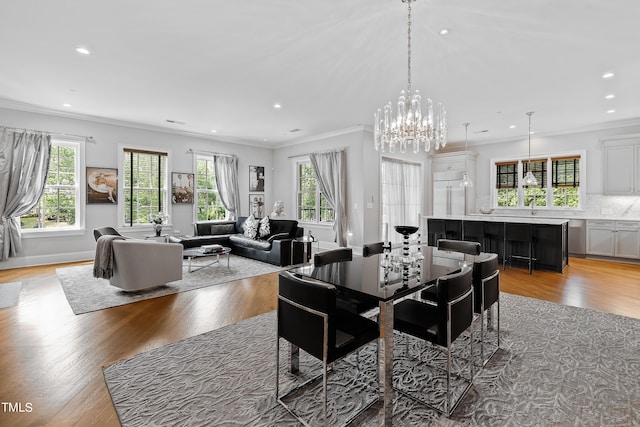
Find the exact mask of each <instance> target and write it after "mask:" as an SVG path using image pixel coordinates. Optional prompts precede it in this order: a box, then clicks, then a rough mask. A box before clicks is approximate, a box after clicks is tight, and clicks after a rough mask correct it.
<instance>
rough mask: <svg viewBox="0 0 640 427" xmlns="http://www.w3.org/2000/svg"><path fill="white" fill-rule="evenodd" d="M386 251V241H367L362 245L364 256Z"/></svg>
mask: <svg viewBox="0 0 640 427" xmlns="http://www.w3.org/2000/svg"><path fill="white" fill-rule="evenodd" d="M383 252H384V242H376V243H367V244H364V245H362V256H363V257H369V256H372V255H376V254H381V253H383Z"/></svg>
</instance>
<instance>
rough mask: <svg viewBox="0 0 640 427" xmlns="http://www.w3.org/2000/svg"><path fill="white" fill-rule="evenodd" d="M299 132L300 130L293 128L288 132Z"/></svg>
mask: <svg viewBox="0 0 640 427" xmlns="http://www.w3.org/2000/svg"><path fill="white" fill-rule="evenodd" d="M301 130H302V129H298V128H295V129H291V130H290V131H289V132H291V133H296V132H300V131H301Z"/></svg>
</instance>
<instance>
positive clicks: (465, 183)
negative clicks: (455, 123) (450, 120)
mask: <svg viewBox="0 0 640 427" xmlns="http://www.w3.org/2000/svg"><path fill="white" fill-rule="evenodd" d="M470 124H471V123H463V124H462V125H463V126H464V173H463V174H462V181H460V187H473V181H471V179H470V178H469V174H468V173H467V158H468V157H469V154H468V152H467V146H468V140H467V136H468V130H469V125H470Z"/></svg>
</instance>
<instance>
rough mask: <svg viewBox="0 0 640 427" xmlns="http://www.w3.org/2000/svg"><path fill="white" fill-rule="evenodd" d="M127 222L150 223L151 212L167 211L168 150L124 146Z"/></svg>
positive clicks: (130, 223) (125, 222)
mask: <svg viewBox="0 0 640 427" xmlns="http://www.w3.org/2000/svg"><path fill="white" fill-rule="evenodd" d="M123 151H124V152H123V164H122V176H123V189H124V201H125V203H124V224H125V225H128V226H134V225H137V224H149V223H150V222H151V220H150V218H149V214H157V213H158V212H164V213H165V214H167V213H168V211H167V200H169V192H168V188H169V186H168V177H167V161H168V160H167V159H168V154H167V153H163V152H155V151H144V150H136V149H130V148H125V149H124V150H123Z"/></svg>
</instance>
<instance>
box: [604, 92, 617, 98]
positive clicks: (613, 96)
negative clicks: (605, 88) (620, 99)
mask: <svg viewBox="0 0 640 427" xmlns="http://www.w3.org/2000/svg"><path fill="white" fill-rule="evenodd" d="M615 97H616V96H615V95H614V94H613V93H610V94H609V95H607V96H605V97H604V99H613V98H615Z"/></svg>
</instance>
